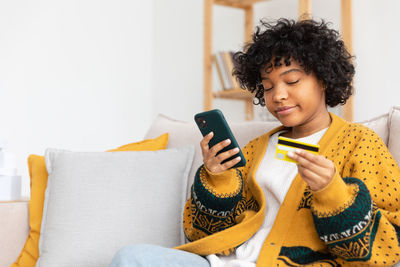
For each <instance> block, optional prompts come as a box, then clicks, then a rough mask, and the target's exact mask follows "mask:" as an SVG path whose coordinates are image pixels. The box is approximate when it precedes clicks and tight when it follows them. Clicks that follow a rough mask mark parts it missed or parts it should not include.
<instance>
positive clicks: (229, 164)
mask: <svg viewBox="0 0 400 267" xmlns="http://www.w3.org/2000/svg"><path fill="white" fill-rule="evenodd" d="M240 160H241V157H236V158H234V159H232V160H230V161H227V162H225V163H224V164H222V165H221V167H222V168H223V169H224V171H226V170H227V169H229V168H232V167H233V166H235V165H236V164H237V163H238V162H239V161H240Z"/></svg>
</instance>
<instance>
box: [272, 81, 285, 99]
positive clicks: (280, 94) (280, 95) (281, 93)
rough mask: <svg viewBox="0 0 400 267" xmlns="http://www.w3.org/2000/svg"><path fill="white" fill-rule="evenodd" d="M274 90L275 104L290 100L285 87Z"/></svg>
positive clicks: (279, 86) (276, 87)
mask: <svg viewBox="0 0 400 267" xmlns="http://www.w3.org/2000/svg"><path fill="white" fill-rule="evenodd" d="M274 89H275V90H274V91H273V96H272V99H273V101H274V102H281V101H282V100H286V99H287V98H288V91H287V89H286V87H285V86H284V85H276V86H275V88H274Z"/></svg>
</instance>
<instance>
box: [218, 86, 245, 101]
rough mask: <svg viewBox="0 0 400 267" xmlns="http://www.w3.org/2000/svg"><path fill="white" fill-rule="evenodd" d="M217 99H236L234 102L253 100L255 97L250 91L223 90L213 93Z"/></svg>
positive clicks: (239, 89)
mask: <svg viewBox="0 0 400 267" xmlns="http://www.w3.org/2000/svg"><path fill="white" fill-rule="evenodd" d="M213 95H214V97H215V98H222V99H234V100H252V99H253V95H252V94H251V93H250V92H249V91H245V90H244V89H241V88H237V89H229V90H222V91H218V92H214V93H213Z"/></svg>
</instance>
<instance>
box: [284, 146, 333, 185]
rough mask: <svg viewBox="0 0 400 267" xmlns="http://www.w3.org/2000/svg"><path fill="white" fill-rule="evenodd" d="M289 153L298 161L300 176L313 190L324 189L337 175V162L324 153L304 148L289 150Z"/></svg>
mask: <svg viewBox="0 0 400 267" xmlns="http://www.w3.org/2000/svg"><path fill="white" fill-rule="evenodd" d="M287 155H288V156H289V157H290V158H292V159H294V160H295V161H297V162H298V164H297V169H298V170H299V174H300V176H301V177H302V178H303V180H304V181H305V182H306V183H307V184H308V186H309V187H310V189H311V190H313V191H318V190H321V189H323V188H324V187H325V186H327V185H328V184H329V182H330V181H331V180H332V179H333V176H334V175H335V164H334V163H333V162H332V161H331V160H329V159H326V158H325V157H324V156H322V155H315V154H312V153H310V152H307V151H305V150H302V149H296V150H295V151H294V152H288V154H287Z"/></svg>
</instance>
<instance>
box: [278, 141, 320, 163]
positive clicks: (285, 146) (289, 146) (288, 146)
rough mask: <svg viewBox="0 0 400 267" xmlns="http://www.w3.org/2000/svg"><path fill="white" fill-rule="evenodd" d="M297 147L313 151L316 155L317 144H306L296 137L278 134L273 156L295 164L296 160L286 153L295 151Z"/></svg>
mask: <svg viewBox="0 0 400 267" xmlns="http://www.w3.org/2000/svg"><path fill="white" fill-rule="evenodd" d="M299 148H300V149H303V150H306V151H308V152H310V153H313V154H315V155H318V151H319V145H314V144H307V143H304V142H299V141H297V140H296V139H291V138H287V137H283V136H279V137H278V145H277V147H276V153H275V158H276V159H280V160H284V161H288V162H292V163H296V164H297V161H295V160H293V159H291V158H289V157H288V156H287V153H288V152H289V151H295V150H296V149H299Z"/></svg>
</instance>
